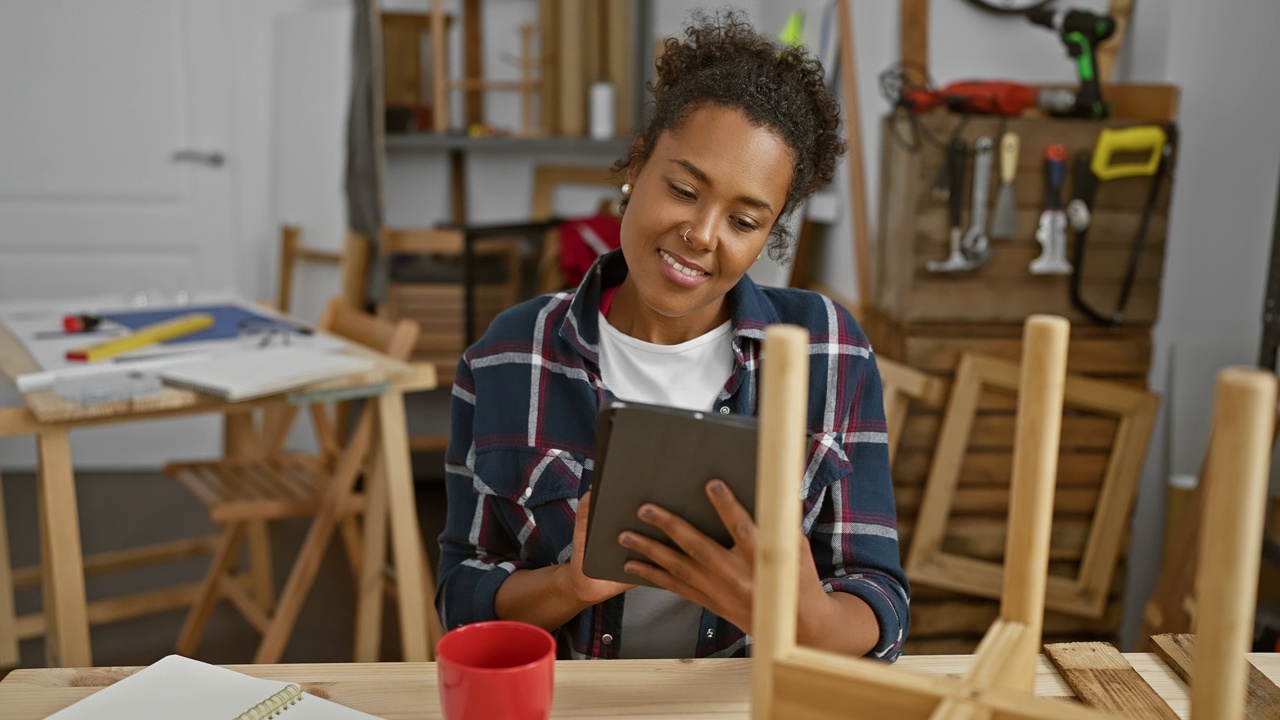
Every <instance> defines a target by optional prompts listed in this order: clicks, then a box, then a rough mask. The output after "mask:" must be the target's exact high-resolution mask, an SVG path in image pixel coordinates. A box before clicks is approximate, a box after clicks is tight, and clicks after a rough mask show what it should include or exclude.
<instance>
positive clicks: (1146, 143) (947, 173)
mask: <svg viewBox="0 0 1280 720" xmlns="http://www.w3.org/2000/svg"><path fill="white" fill-rule="evenodd" d="M1173 128H1174V126H1173V124H1172V122H1171V120H1170V119H1168V118H1164V119H1160V120H1139V119H1129V118H1120V117H1114V118H1108V119H1105V120H1063V119H1050V118H1031V119H1016V118H1009V119H1004V118H993V117H977V116H963V115H955V114H950V113H935V114H928V115H923V116H911V115H906V114H899V115H895V116H892V117H890V118H888V119H886V121H885V124H884V132H883V134H882V137H883V140H882V150H881V158H882V163H883V164H882V170H881V194H880V197H881V207H880V232H879V237H878V238H877V241H876V243H875V244H874V246H873V257H874V259H873V267H874V269H875V272H874V277H873V280H872V295H871V303H872V305H874V306H875V307H876V308H877V309H878V310H880V311H881V312H882V313H883V314H885V315H886V316H888V317H889V318H891V319H893V320H895V321H897V322H901V323H941V322H968V323H974V322H976V323H987V322H993V323H1018V322H1021V321H1022V320H1023V319H1024V318H1025V317H1026V316H1028V315H1030V314H1033V313H1052V314H1057V315H1062V316H1064V317H1067V318H1068V319H1070V320H1071V322H1072V323H1073V324H1076V325H1095V324H1098V325H1112V324H1118V325H1126V326H1133V327H1147V326H1150V325H1152V324H1154V323H1155V320H1156V313H1157V310H1158V308H1159V299H1160V280H1161V275H1162V272H1163V266H1164V245H1165V237H1166V234H1167V227H1168V222H1167V221H1168V215H1169V199H1170V197H1171V196H1172V185H1173V181H1174V174H1175V173H1174V168H1175V166H1176V160H1177V156H1176V152H1174V151H1173V148H1174V147H1175V146H1174V141H1173V138H1174V137H1176V133H1175V131H1174V129H1173ZM1011 139H1012V140H1013V142H1010V140H1011ZM1011 145H1012V146H1013V147H1014V148H1015V149H1014V150H1013V154H1012V155H1011V154H1010V153H1009V151H1008V150H1007V148H1008V147H1010V146H1011ZM1002 155H1003V157H1002ZM975 181H976V182H975ZM993 215H994V218H993V217H992V216H993ZM989 219H990V220H991V221H990V222H989ZM1082 239H1083V240H1084V242H1083V243H1082V242H1081V240H1082Z"/></svg>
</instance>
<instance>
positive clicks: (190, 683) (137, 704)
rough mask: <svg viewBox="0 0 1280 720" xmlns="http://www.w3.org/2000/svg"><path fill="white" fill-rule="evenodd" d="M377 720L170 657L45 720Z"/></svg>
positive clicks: (286, 687)
mask: <svg viewBox="0 0 1280 720" xmlns="http://www.w3.org/2000/svg"><path fill="white" fill-rule="evenodd" d="M114 718H129V720H171V719H176V718H182V719H183V720H265V718H279V720H379V719H378V718H376V717H375V716H373V715H368V714H366V713H362V712H360V711H359V710H352V709H351V708H349V707H347V706H345V705H339V704H338V703H335V702H331V701H329V700H325V699H323V698H318V697H316V696H314V695H311V694H309V693H306V692H303V691H302V688H301V687H300V686H298V685H297V684H295V683H290V682H284V681H281V680H264V679H262V678H256V677H251V676H249V675H245V674H243V673H238V672H236V671H235V670H228V669H227V668H224V667H218V666H217V665H209V664H208V663H202V662H200V661H199V660H192V659H190V658H185V657H182V656H181V655H170V656H168V657H166V658H164V659H163V660H160V661H159V662H157V663H155V664H154V665H149V666H147V667H145V668H143V669H141V670H139V671H138V672H136V673H134V674H132V675H130V676H129V677H127V678H125V679H123V680H121V681H119V682H117V683H115V684H114V685H109V686H107V687H105V688H103V689H101V690H99V691H98V692H96V693H94V694H92V695H90V696H89V697H87V698H85V699H83V700H81V701H80V702H77V703H76V704H74V705H71V706H70V707H67V708H66V709H64V710H61V711H59V712H56V713H54V714H53V715H50V716H49V717H48V718H47V719H46V720H108V719H114Z"/></svg>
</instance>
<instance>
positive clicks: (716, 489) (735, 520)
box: [706, 479, 756, 549]
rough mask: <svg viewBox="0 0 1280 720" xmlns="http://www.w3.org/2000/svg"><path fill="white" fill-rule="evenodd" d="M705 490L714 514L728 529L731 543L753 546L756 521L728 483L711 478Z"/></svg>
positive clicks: (746, 546)
mask: <svg viewBox="0 0 1280 720" xmlns="http://www.w3.org/2000/svg"><path fill="white" fill-rule="evenodd" d="M706 491H707V498H708V499H710V500H711V506H712V507H714V508H715V509H716V515H718V516H720V522H721V523H723V524H724V529H725V530H728V531H729V535H730V536H731V537H732V538H733V543H734V544H735V545H739V544H742V545H744V546H745V548H746V549H753V548H755V541H756V521H755V520H754V519H752V517H751V513H749V512H747V508H746V507H744V506H743V504H742V503H740V502H738V498H737V497H735V496H734V494H733V490H730V489H729V486H728V484H726V483H725V482H724V481H723V480H719V479H716V480H711V481H710V482H708V483H707V488H706Z"/></svg>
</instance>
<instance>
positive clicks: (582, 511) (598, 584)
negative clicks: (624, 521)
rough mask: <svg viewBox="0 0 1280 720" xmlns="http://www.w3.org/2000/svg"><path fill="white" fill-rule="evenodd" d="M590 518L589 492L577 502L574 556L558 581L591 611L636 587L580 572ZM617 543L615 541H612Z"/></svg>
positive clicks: (574, 527) (570, 595) (563, 567)
mask: <svg viewBox="0 0 1280 720" xmlns="http://www.w3.org/2000/svg"><path fill="white" fill-rule="evenodd" d="M590 516H591V491H587V494H586V495H583V496H582V499H581V500H579V501H578V514H577V517H576V518H574V522H573V552H572V554H571V555H570V558H569V564H568V565H560V566H558V567H560V568H562V570H561V571H560V573H561V574H560V580H561V583H562V587H563V589H564V592H565V593H566V594H567V595H568V596H569V597H571V598H573V600H574V601H575V602H576V603H579V604H582V605H584V606H586V607H590V606H592V605H595V604H597V603H602V602H604V601H605V600H608V599H609V598H611V597H613V596H615V595H618V594H619V593H623V592H626V591H627V590H630V589H631V588H633V587H635V585H631V584H628V583H620V582H615V581H613V580H597V579H595V578H590V577H587V576H586V575H585V574H584V573H583V572H582V555H583V549H584V548H586V546H587V519H588V518H589V517H590ZM615 542H616V541H615Z"/></svg>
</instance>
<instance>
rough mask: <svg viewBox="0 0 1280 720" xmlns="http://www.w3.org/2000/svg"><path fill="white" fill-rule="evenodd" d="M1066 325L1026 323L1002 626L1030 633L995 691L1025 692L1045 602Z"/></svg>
mask: <svg viewBox="0 0 1280 720" xmlns="http://www.w3.org/2000/svg"><path fill="white" fill-rule="evenodd" d="M1070 329H1071V326H1070V324H1069V323H1068V322H1067V321H1066V320H1065V319H1063V318H1060V317H1048V316H1032V317H1030V318H1028V319H1027V322H1026V325H1025V329H1024V330H1023V336H1022V377H1021V380H1020V382H1019V384H1018V414H1017V427H1016V430H1015V434H1014V441H1013V480H1012V487H1011V489H1010V497H1009V529H1008V538H1007V543H1006V546H1005V560H1004V589H1003V592H1002V593H1001V595H1002V597H1001V601H1000V618H1001V619H1002V620H1007V621H1010V622H1016V623H1022V624H1023V625H1026V626H1027V628H1028V632H1026V633H1024V634H1023V636H1022V638H1021V642H1018V643H1015V645H1014V647H1013V649H1012V652H1013V653H1015V654H1016V656H1017V657H1019V658H1020V660H1019V661H1018V662H1015V663H1013V664H1012V666H1011V669H1010V672H1008V673H1004V674H1002V675H1001V677H1000V678H998V679H996V681H995V682H996V684H998V685H1001V686H1003V687H1008V688H1012V689H1016V690H1023V691H1026V692H1031V690H1032V688H1033V687H1034V685H1035V667H1036V656H1037V655H1039V653H1040V637H1041V629H1042V627H1043V625H1044V595H1045V586H1046V579H1045V575H1046V573H1047V572H1048V569H1049V534H1050V529H1051V526H1052V524H1053V489H1054V483H1055V481H1056V479H1057V474H1058V444H1059V439H1060V437H1061V435H1062V398H1063V392H1064V388H1065V384H1066V376H1067V338H1068V336H1069V335H1070Z"/></svg>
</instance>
